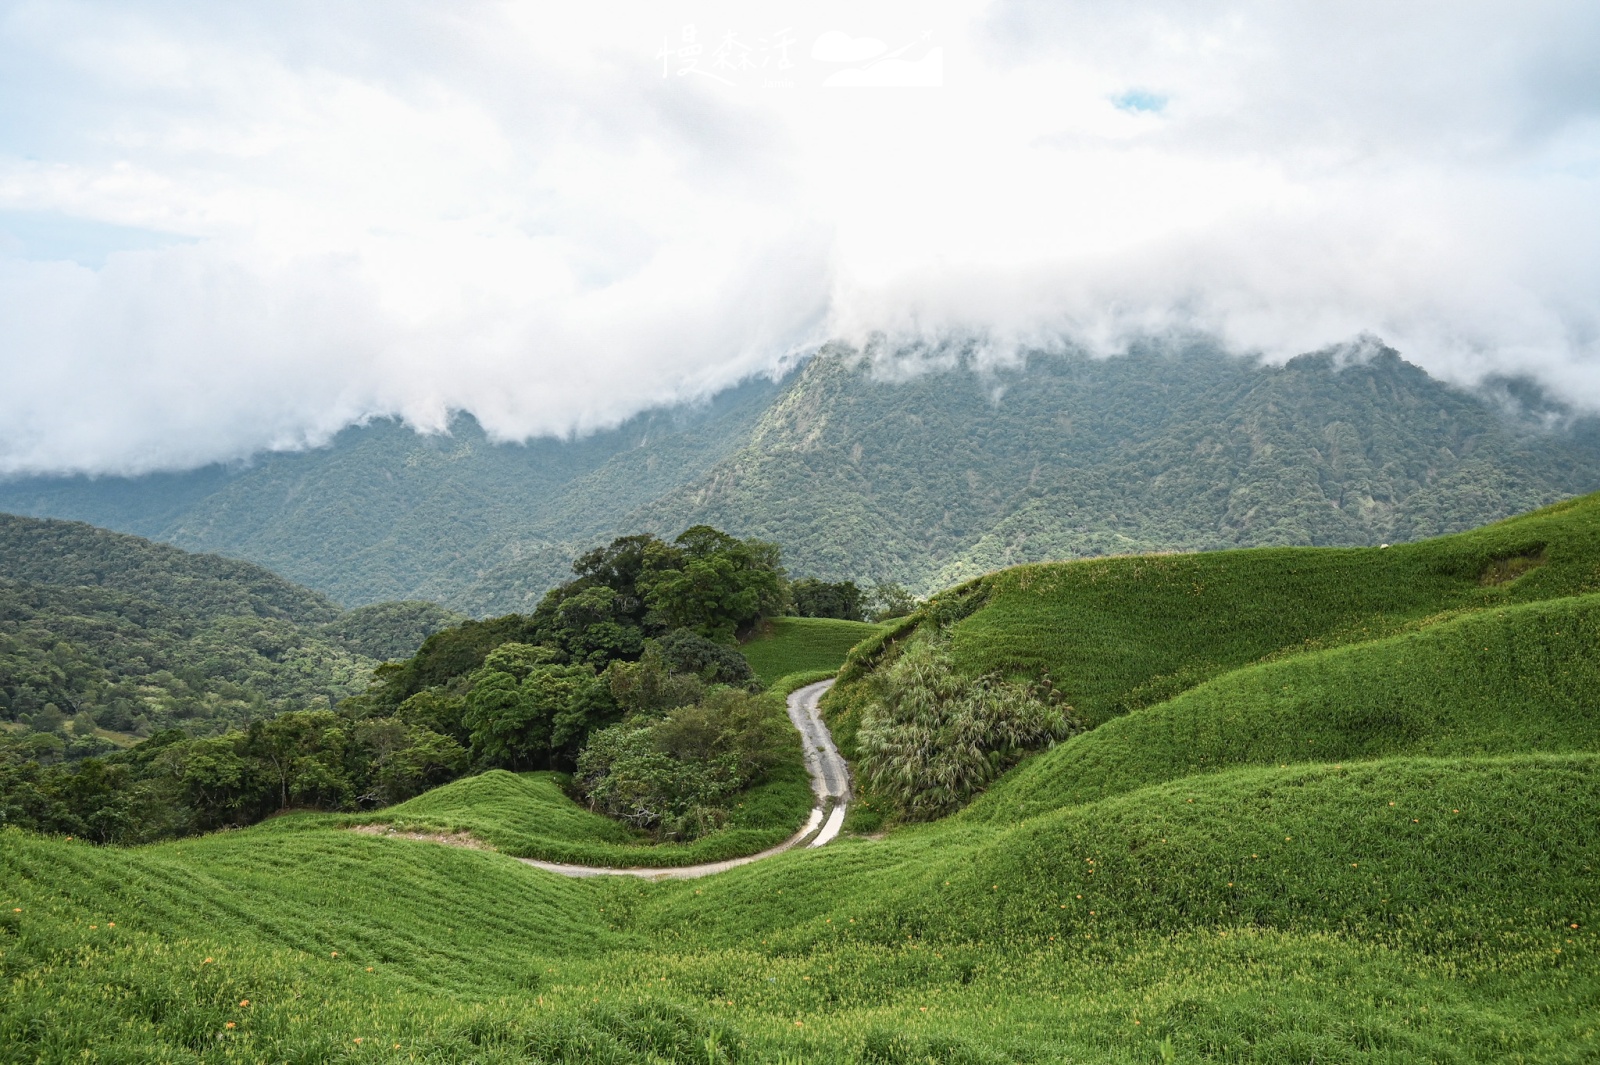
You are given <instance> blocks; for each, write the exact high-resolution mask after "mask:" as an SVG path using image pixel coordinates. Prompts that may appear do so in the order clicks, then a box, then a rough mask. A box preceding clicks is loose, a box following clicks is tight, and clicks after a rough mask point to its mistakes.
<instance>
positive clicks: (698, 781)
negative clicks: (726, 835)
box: [573, 687, 787, 840]
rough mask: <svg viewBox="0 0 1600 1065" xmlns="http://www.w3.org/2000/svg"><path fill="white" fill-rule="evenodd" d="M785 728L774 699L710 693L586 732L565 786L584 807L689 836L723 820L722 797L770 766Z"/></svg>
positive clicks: (668, 834)
mask: <svg viewBox="0 0 1600 1065" xmlns="http://www.w3.org/2000/svg"><path fill="white" fill-rule="evenodd" d="M786 728H787V724H786V723H785V722H784V721H783V720H782V712H781V709H780V708H779V705H778V703H777V702H776V701H775V700H773V699H771V698H762V697H758V696H753V695H751V694H749V693H747V692H744V691H740V690H738V689H736V688H726V687H719V688H713V689H711V690H710V691H709V692H707V693H706V695H705V697H704V698H703V699H702V700H701V701H700V702H698V703H695V704H691V705H689V706H680V707H676V708H674V709H672V710H670V711H669V712H668V713H667V714H666V716H665V717H662V718H660V719H659V720H655V721H646V722H645V723H641V721H640V719H637V718H635V719H631V720H629V721H627V722H625V723H623V724H620V725H613V726H612V727H610V728H606V729H602V730H600V731H599V732H596V733H594V734H593V735H592V736H591V737H590V739H589V745H588V747H586V748H585V749H584V751H583V753H582V754H581V755H580V756H579V757H578V769H577V773H576V774H575V775H574V778H573V783H574V785H575V786H576V787H577V788H578V790H579V791H580V792H582V794H583V795H584V796H585V797H586V798H587V799H588V801H589V808H590V809H592V810H598V811H600V812H602V813H605V814H607V815H609V816H611V817H614V818H616V819H617V820H619V821H622V822H624V823H625V824H629V825H633V826H634V827H636V828H649V829H654V830H656V832H657V834H658V835H659V836H660V837H662V838H664V839H681V840H689V839H695V838H698V837H699V836H702V835H704V834H706V833H707V832H710V831H712V830H714V829H716V828H718V827H720V826H721V825H722V824H723V822H724V821H725V820H726V819H727V810H726V809H725V807H724V805H723V804H724V800H726V799H727V797H728V796H730V795H732V794H733V793H734V792H736V791H739V790H740V789H742V788H744V787H746V786H748V785H750V784H752V783H755V782H756V781H757V780H759V779H761V778H762V777H763V776H764V775H766V773H767V772H769V771H770V770H771V769H772V768H773V766H774V765H776V764H777V762H778V760H779V759H780V758H781V757H782V752H783V743H784V740H785V738H786V733H785V729H786Z"/></svg>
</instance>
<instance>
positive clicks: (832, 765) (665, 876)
mask: <svg viewBox="0 0 1600 1065" xmlns="http://www.w3.org/2000/svg"><path fill="white" fill-rule="evenodd" d="M831 687H833V681H831V680H824V681H819V682H818V683H816V684H808V685H806V686H805V687H804V688H800V689H798V690H797V691H794V692H791V693H790V694H789V720H790V721H792V722H794V727H795V728H796V729H797V730H799V732H800V740H801V743H802V745H803V747H804V750H805V759H806V772H807V773H808V774H810V776H811V791H812V794H814V795H815V796H816V797H817V804H816V806H815V808H813V809H812V811H811V816H810V817H808V818H807V819H806V823H805V825H804V827H802V828H801V829H800V831H799V832H796V833H795V834H794V835H792V836H790V837H789V838H788V839H786V840H784V841H783V842H782V843H780V844H778V845H777V846H776V847H771V848H768V849H767V850H764V851H762V852H761V853H760V854H748V855H746V856H744V857H743V858H728V859H726V860H725V861H720V862H706V863H704V864H702V865H680V866H677V867H676V868H667V869H662V868H631V869H615V868H610V867H607V866H598V865H566V864H564V863H562V862H542V861H540V860H538V859H537V858H518V859H517V861H519V862H522V863H523V864H524V865H531V866H533V867H534V868H535V869H543V870H545V871H546V872H549V873H560V874H561V875H562V876H574V877H589V876H637V877H640V878H642V879H645V880H693V879H694V878H696V877H701V876H710V875H711V874H712V873H720V872H723V871H724V870H727V869H733V868H736V867H738V866H741V865H749V864H750V863H751V862H759V861H760V860H761V859H763V858H770V857H772V856H773V855H774V854H782V853H783V852H784V851H787V850H793V849H794V848H795V847H798V846H800V845H801V844H805V845H806V846H808V847H820V846H822V845H823V844H825V843H828V842H830V841H831V840H832V839H833V838H834V837H835V836H837V835H838V834H839V829H840V828H842V827H843V826H844V815H845V810H846V809H848V807H849V803H850V767H849V766H847V765H846V764H845V761H844V759H843V758H842V757H840V755H839V748H837V747H835V746H834V745H833V734H832V733H830V732H829V731H828V726H827V725H826V724H825V723H824V722H823V720H822V712H821V711H820V710H819V709H818V708H817V700H818V699H821V698H822V693H823V692H825V691H827V690H828V689H829V688H831Z"/></svg>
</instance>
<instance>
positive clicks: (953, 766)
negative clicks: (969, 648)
mask: <svg viewBox="0 0 1600 1065" xmlns="http://www.w3.org/2000/svg"><path fill="white" fill-rule="evenodd" d="M873 690H874V694H875V696H876V698H875V699H874V700H873V701H872V702H871V703H870V704H868V706H867V708H866V711H865V713H864V714H863V716H862V719H861V728H860V731H859V732H858V734H857V737H856V742H857V746H858V749H859V751H860V769H861V775H862V776H863V778H864V779H865V780H866V782H867V784H868V786H869V788H870V790H871V792H872V793H873V795H874V796H876V797H877V798H879V799H880V800H883V801H887V802H888V803H890V804H892V806H893V808H894V810H895V812H896V813H897V814H898V815H899V816H900V817H901V818H903V819H905V820H910V821H926V820H931V819H933V818H935V817H940V816H942V815H944V814H947V813H950V812H951V811H953V810H956V809H959V808H960V807H961V806H962V805H964V804H965V803H966V802H967V801H968V800H969V799H970V798H971V797H972V796H973V795H974V794H976V793H977V792H979V791H981V790H982V789H983V788H984V787H986V786H987V785H988V784H989V783H990V781H992V780H994V779H995V778H996V777H998V776H999V775H1000V774H1001V773H1003V772H1005V771H1006V770H1007V769H1009V768H1010V767H1011V766H1012V765H1014V764H1015V763H1016V761H1017V760H1018V759H1019V758H1020V757H1021V756H1022V755H1023V754H1024V753H1025V752H1027V751H1029V750H1031V749H1034V748H1036V747H1040V746H1043V745H1045V744H1048V743H1051V742H1054V741H1055V740H1059V739H1065V738H1066V737H1067V736H1068V735H1070V734H1071V733H1072V731H1073V724H1072V721H1071V718H1070V717H1069V714H1070V712H1071V708H1070V707H1066V706H1064V705H1062V704H1060V702H1059V700H1058V699H1056V698H1054V696H1055V693H1054V692H1053V691H1050V690H1049V688H1048V686H1044V687H1037V686H1030V685H1024V684H1015V683H1009V682H1007V681H1005V680H1002V679H1001V678H1000V677H998V676H996V675H994V674H989V675H986V676H981V677H966V676H963V675H962V674H960V673H958V672H956V670H955V668H954V666H953V664H952V662H951V657H950V652H949V648H948V647H947V646H946V644H945V643H944V642H943V641H940V640H936V639H924V640H917V641H915V642H913V643H912V645H911V646H910V647H908V648H907V649H906V650H905V651H904V653H902V654H901V655H900V656H899V658H898V659H896V661H895V662H894V664H893V665H891V666H890V667H889V668H888V669H887V670H885V671H884V673H883V674H882V675H881V676H880V677H879V678H877V680H876V681H875V683H874V685H873Z"/></svg>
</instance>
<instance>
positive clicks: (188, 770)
mask: <svg viewBox="0 0 1600 1065" xmlns="http://www.w3.org/2000/svg"><path fill="white" fill-rule="evenodd" d="M0 530H4V531H5V532H6V533H7V538H6V539H5V540H4V541H0V543H3V545H4V546H5V547H6V548H7V549H8V554H7V555H6V557H7V558H8V559H10V560H11V561H10V562H8V564H9V565H11V566H12V567H13V568H14V569H15V570H16V571H17V572H19V573H22V574H25V575H27V576H30V577H49V576H51V575H52V574H54V575H57V577H58V579H60V580H62V581H63V582H65V583H66V586H65V587H53V586H47V585H32V584H28V585H22V584H15V583H11V582H5V583H0V626H4V627H3V628H0V699H3V703H0V709H4V710H5V711H6V712H7V713H8V714H9V715H10V716H12V717H14V718H15V719H16V726H14V727H13V728H12V729H10V730H9V731H8V732H7V733H5V735H4V736H0V824H11V825H18V826H23V827H27V828H32V829H36V830H41V831H52V832H61V833H65V834H71V835H75V836H79V837H82V838H89V839H94V840H97V841H102V842H137V841H141V840H149V839H156V838H163V837H166V836H171V835H182V834H186V833H190V832H195V831H205V830H209V829H213V828H218V827H223V826H237V825H245V824H250V823H253V822H255V821H258V820H260V819H261V818H263V817H265V816H267V815H269V814H271V813H273V812H276V811H278V810H282V809H288V808H294V807H313V808H320V809H334V810H363V809H374V808H378V807H382V806H386V805H389V804H392V803H395V802H399V801H402V800H404V799H407V798H409V797H411V796H414V795H417V794H419V793H421V792H422V791H424V790H426V789H428V788H430V787H434V786H436V785H438V784H441V783H444V782H446V781H449V780H452V779H454V778H456V777H457V776H459V775H460V774H462V773H464V772H467V771H469V770H471V771H483V770H488V769H511V770H529V769H552V768H554V769H570V768H572V767H574V766H575V765H576V764H577V763H578V758H579V754H580V753H581V752H582V751H583V750H584V748H585V746H586V744H587V743H588V742H589V737H590V734H591V733H593V732H594V731H595V730H597V729H601V728H603V727H604V726H606V725H610V724H613V723H615V722H619V721H621V720H622V719H623V717H624V714H625V713H627V714H630V715H633V717H631V718H630V726H629V727H630V728H632V727H634V726H635V725H638V726H640V727H642V726H643V725H644V724H647V722H645V721H644V717H645V716H647V715H650V714H653V713H655V712H656V711H657V710H659V709H662V708H663V707H670V708H676V711H677V716H676V717H675V718H674V719H673V721H672V722H670V723H669V722H657V723H655V725H656V726H658V727H655V731H653V732H651V736H652V737H654V740H653V741H652V742H655V741H657V740H658V741H659V745H662V746H663V749H665V750H667V751H669V752H670V755H669V756H670V758H671V759H672V766H673V771H674V775H673V776H672V778H671V780H670V781H669V782H667V783H666V784H662V783H661V781H660V780H659V779H658V780H657V785H658V786H657V787H656V790H655V792H653V793H652V795H653V798H652V799H651V801H652V802H654V803H656V804H657V805H658V806H661V808H662V810H664V811H668V813H667V814H666V815H665V816H666V820H665V821H663V819H662V818H661V817H656V818H644V819H641V817H640V816H639V815H638V814H637V813H631V814H629V815H628V820H629V821H630V823H633V824H636V825H639V826H648V827H650V828H652V829H660V830H661V832H662V834H664V835H669V836H671V837H673V838H692V837H693V836H695V835H697V834H700V833H703V832H705V831H707V830H709V829H711V828H715V827H718V826H719V825H720V824H721V823H723V822H725V821H726V820H727V811H726V810H725V809H724V808H723V806H722V805H720V804H722V803H723V802H724V801H725V800H726V799H728V797H729V796H731V795H732V794H733V793H734V792H737V791H739V790H741V789H743V788H746V787H748V786H750V785H751V784H753V783H756V782H758V781H759V780H761V779H763V778H764V777H765V775H766V774H767V772H768V771H769V770H770V769H771V768H772V766H773V764H774V761H775V759H776V758H777V757H778V755H777V754H776V753H774V752H776V751H779V750H780V749H783V745H782V743H778V745H777V746H773V744H772V743H771V742H766V741H770V740H771V738H772V737H771V728H770V727H769V726H770V725H771V724H772V720H773V719H772V714H771V707H770V705H768V704H767V703H765V702H763V703H761V704H760V705H761V708H762V709H761V713H760V714H757V715H756V716H755V718H752V717H751V714H752V713H753V711H751V710H750V706H751V705H754V704H748V705H747V702H740V700H745V699H746V696H745V695H744V694H743V689H744V688H747V687H757V688H758V687H759V685H758V684H757V682H756V681H755V679H754V675H753V674H752V672H751V670H750V667H749V664H748V663H747V662H746V661H745V660H744V659H743V657H742V656H740V654H739V653H738V651H737V650H735V649H733V648H732V647H729V646H727V645H726V644H725V643H720V642H717V640H714V639H712V638H711V637H712V636H716V637H719V638H722V639H724V640H726V639H728V638H729V637H730V636H731V634H732V632H733V631H734V630H735V629H737V628H740V627H747V626H749V625H750V624H752V623H753V622H754V621H756V620H757V619H758V618H759V617H760V616H761V614H762V612H764V611H773V610H776V609H778V608H780V607H781V604H782V602H783V589H784V584H783V571H782V569H781V567H780V566H779V558H778V551H777V548H776V547H774V546H772V545H770V544H764V543H759V542H753V541H740V540H736V539H734V538H733V537H730V536H727V535H725V534H723V533H720V532H718V531H717V530H715V529H710V528H706V527H696V528H692V529H689V530H687V531H686V532H684V533H683V534H682V535H681V536H679V537H678V538H677V540H675V541H673V542H671V543H665V542H663V541H660V540H658V539H656V538H655V537H652V536H633V537H624V538H621V539H619V540H617V541H615V542H614V543H613V544H611V545H610V546H609V547H607V548H602V549H598V550H595V551H591V552H589V553H587V554H585V555H583V556H582V557H581V558H579V559H578V560H577V562H576V563H574V565H573V569H574V572H575V573H576V577H575V578H574V579H573V580H572V581H569V582H568V583H567V584H565V585H563V586H561V587H559V588H556V589H553V590H552V591H551V592H550V593H549V594H548V595H547V596H546V597H545V600H544V601H543V602H542V603H541V604H540V608H539V609H538V610H536V611H535V612H534V613H533V614H532V615H531V616H528V617H523V616H521V615H510V616H508V617H503V618H497V619H493V620H489V621H483V622H475V621H472V622H464V623H462V624H460V625H456V626H451V627H449V628H446V629H444V630H443V631H440V632H436V633H433V634H432V635H427V636H426V638H425V639H421V641H420V642H421V644H422V646H421V649H420V650H418V651H417V653H416V654H414V655H412V656H411V657H410V658H409V659H406V660H405V661H402V662H391V663H387V664H385V665H383V666H381V667H380V668H378V669H377V670H376V671H375V672H374V671H372V668H371V667H372V666H373V664H374V663H373V661H372V659H370V658H366V657H364V656H360V655H358V654H356V653H354V652H352V651H350V650H348V648H349V647H351V646H352V645H354V646H359V647H362V648H364V649H367V650H371V651H384V652H387V651H389V650H391V649H392V648H393V647H394V646H395V645H396V644H397V643H398V641H401V640H404V639H406V638H408V637H410V636H417V637H419V638H420V637H421V636H422V635H425V632H424V631H423V630H425V629H426V628H427V627H428V626H430V625H432V624H434V623H438V622H442V621H447V620H449V619H450V615H448V614H447V613H445V612H443V611H442V610H441V609H440V608H438V607H434V606H433V605H431V604H380V605H378V606H373V607H365V608H360V609H357V610H353V611H348V612H343V611H339V610H338V609H337V608H335V607H333V606H332V605H331V604H329V603H327V601H326V600H323V599H321V598H320V597H317V596H315V595H313V594H312V593H309V592H306V591H304V590H303V589H298V588H295V587H294V586H293V585H289V584H287V583H285V582H282V581H278V580H277V579H276V578H273V577H272V576H271V575H270V574H266V573H264V572H263V571H260V570H256V569H255V568H254V567H250V566H246V565H244V564H242V563H231V562H225V561H224V560H220V559H207V558H196V556H191V555H187V554H185V553H184V552H181V551H177V550H176V549H172V548H167V547H162V546H160V545H151V544H147V543H145V542H143V541H139V540H137V539H135V538H132V537H125V536H117V535H114V534H108V533H104V532H103V531H101V530H94V529H90V528H88V527H86V526H79V525H70V524H65V523H58V522H37V521H31V520H29V519H7V521H6V523H5V524H3V525H0ZM30 544H32V545H33V549H32V550H31V551H30V550H29V545H30ZM91 579H92V580H93V581H94V582H95V583H94V584H91V585H88V586H80V585H81V583H82V582H86V581H90V580H91ZM247 582H253V583H247ZM122 589H135V590H139V591H142V592H145V593H146V594H148V595H151V596H159V597H161V598H160V600H159V601H149V600H140V599H135V598H133V597H132V595H131V594H130V593H129V592H127V591H123V590H122ZM233 610H254V611H256V613H254V614H250V615H248V616H242V617H241V616H235V615H233V614H230V613H229V611H233ZM306 614H310V616H311V617H312V618H314V619H315V620H313V621H310V622H306V621H300V620H299V617H301V616H304V615H306ZM308 644H309V647H308V646H307V645H308ZM334 650H337V651H338V652H339V653H340V654H341V656H342V657H338V658H335V659H334V661H335V662H336V663H337V664H338V665H339V667H340V669H341V670H342V672H338V673H335V674H334V676H333V678H332V682H330V678H329V677H328V675H327V671H328V666H327V658H328V656H327V652H329V651H334ZM319 652H321V653H322V657H318V654H319ZM641 658H642V661H636V660H640V659H641ZM369 672H371V673H372V677H373V680H372V683H371V684H370V686H369V687H368V690H367V691H365V692H363V693H361V694H359V695H357V694H355V692H356V691H357V690H359V686H360V684H361V682H362V681H363V680H364V679H365V677H366V676H367V675H368V674H369ZM730 685H731V686H732V687H728V686H730ZM53 700H54V701H53ZM63 706H65V707H66V708H67V709H66V710H63V709H62V707H63ZM335 707H337V710H335ZM757 718H758V719H759V720H756V719H757ZM252 719H254V720H252ZM635 719H637V720H635ZM777 720H778V721H779V722H780V723H781V721H782V711H781V708H780V709H779V711H778V716H777ZM695 722H698V724H694V723H695ZM708 722H709V723H710V724H707V723H708ZM173 724H181V725H187V726H189V728H188V733H189V734H186V733H185V732H184V731H164V732H163V731H160V730H161V728H162V727H163V726H167V725H173ZM229 725H233V726H236V727H234V728H232V729H227V726H229ZM713 725H715V727H714V728H713V727H712V726H713ZM18 726H20V727H18ZM237 726H243V727H237ZM107 728H124V729H126V730H128V732H129V733H131V735H130V736H129V737H127V740H131V739H135V738H138V737H140V736H144V735H149V734H150V733H152V732H155V733H156V735H155V736H154V737H153V738H152V739H150V740H149V741H148V742H146V743H143V744H139V745H138V746H136V747H134V748H133V749H131V750H129V751H127V752H125V753H108V752H114V751H115V750H116V748H117V746H118V744H117V743H115V742H113V740H112V739H108V738H106V733H105V730H106V729H107ZM697 729H698V731H696V730H697ZM708 729H710V731H709V732H708V731H707V730H708ZM719 729H720V730H721V731H718V730H719ZM218 732H220V734H217V735H208V733H218ZM694 736H699V738H700V739H699V741H698V746H697V745H696V743H695V742H690V740H689V739H686V738H685V737H694ZM759 737H765V740H763V741H762V743H765V746H762V744H760V743H757V738H759ZM127 740H124V742H127ZM752 745H754V746H752ZM756 747H760V751H758V752H756V753H751V752H752V751H755V749H756ZM96 754H106V755H107V757H105V758H104V759H103V760H101V759H95V758H91V757H87V756H91V755H96ZM67 755H72V756H76V757H78V758H84V759H85V760H84V761H83V762H81V763H79V764H76V765H59V764H52V763H55V762H60V761H61V760H62V759H63V757H64V756H67ZM591 761H593V760H591ZM638 764H641V763H638V762H637V760H635V761H634V762H628V761H626V760H623V761H622V762H620V763H619V765H622V766H623V767H624V768H626V767H627V766H634V765H638ZM619 772H620V771H619ZM629 772H631V770H629ZM601 777H607V774H605V773H591V774H590V776H589V778H587V779H589V780H590V781H591V782H598V781H600V779H601ZM607 779H608V780H612V783H611V784H609V785H607V786H608V787H610V788H611V792H616V791H617V788H619V787H621V786H622V785H621V784H620V783H618V782H620V781H621V780H622V779H623V777H622V776H620V775H615V774H613V775H612V776H611V777H607ZM597 786H598V785H597ZM663 787H665V788H666V791H665V792H663V791H662V788H663ZM680 793H681V794H680ZM596 801H597V803H599V804H600V805H601V806H603V807H604V808H605V809H607V810H610V809H612V808H613V807H614V806H616V805H617V804H616V803H615V802H612V801H610V800H605V801H601V800H599V799H597V800H596ZM663 803H665V805H662V804H663ZM691 812H692V815H693V816H692V818H691V817H690V814H691Z"/></svg>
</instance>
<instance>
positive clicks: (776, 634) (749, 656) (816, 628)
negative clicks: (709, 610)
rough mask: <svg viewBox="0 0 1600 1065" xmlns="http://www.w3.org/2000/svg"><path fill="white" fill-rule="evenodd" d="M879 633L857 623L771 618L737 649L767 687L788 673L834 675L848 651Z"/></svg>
mask: <svg viewBox="0 0 1600 1065" xmlns="http://www.w3.org/2000/svg"><path fill="white" fill-rule="evenodd" d="M878 631H879V629H878V626H876V625H869V624H866V623H865V622H860V621H840V620H837V619H834V618H771V619H769V620H768V621H765V622H763V623H762V624H761V626H760V627H759V628H758V629H757V630H756V632H755V634H754V635H753V636H752V637H751V638H750V639H749V640H747V641H746V642H745V643H744V644H743V645H741V646H740V648H739V650H740V651H742V652H743V653H744V657H745V658H746V660H748V661H749V663H750V668H751V669H752V670H753V671H754V672H755V675H756V677H757V678H758V679H759V680H760V681H761V683H762V684H764V685H767V686H769V687H770V686H771V685H773V684H774V683H776V682H777V681H778V679H779V678H781V677H784V676H786V675H788V674H790V673H812V672H818V671H822V672H827V673H830V674H831V673H833V672H834V671H835V670H837V669H838V668H839V667H840V666H841V665H843V664H844V658H845V655H846V654H848V653H849V651H850V648H852V647H854V646H855V645H856V644H858V643H860V642H861V641H862V640H864V639H866V638H867V637H868V636H871V635H873V634H874V633H876V632H878Z"/></svg>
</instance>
